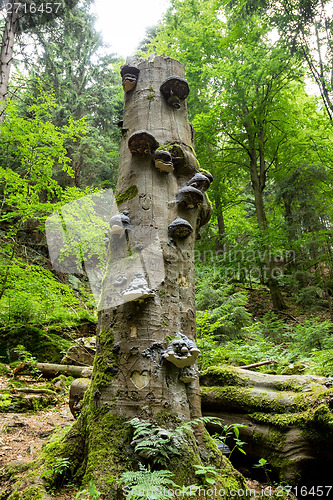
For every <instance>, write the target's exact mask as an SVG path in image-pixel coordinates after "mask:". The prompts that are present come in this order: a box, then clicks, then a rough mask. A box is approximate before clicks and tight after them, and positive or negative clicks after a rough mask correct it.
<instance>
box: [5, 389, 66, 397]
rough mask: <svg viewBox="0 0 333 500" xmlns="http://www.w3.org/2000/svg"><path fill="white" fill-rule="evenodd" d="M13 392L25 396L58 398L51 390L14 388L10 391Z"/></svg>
mask: <svg viewBox="0 0 333 500" xmlns="http://www.w3.org/2000/svg"><path fill="white" fill-rule="evenodd" d="M10 391H11V392H13V393H14V394H15V393H20V392H21V393H24V394H47V395H48V396H54V397H57V393H56V392H55V391H52V390H51V389H36V388H32V387H12V388H11V389H10Z"/></svg>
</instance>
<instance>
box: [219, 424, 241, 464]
mask: <svg viewBox="0 0 333 500" xmlns="http://www.w3.org/2000/svg"><path fill="white" fill-rule="evenodd" d="M241 427H246V425H243V424H230V425H223V427H222V429H223V430H222V432H220V433H218V434H214V435H213V439H214V440H215V441H217V442H220V443H222V453H223V450H224V447H225V445H226V440H227V439H230V437H231V436H233V441H234V446H233V447H232V448H231V450H230V454H229V458H230V457H231V455H232V454H233V452H234V451H235V450H238V451H239V452H240V453H243V455H246V451H245V450H243V446H244V444H246V443H245V442H244V441H242V440H241V439H239V429H240V428H241Z"/></svg>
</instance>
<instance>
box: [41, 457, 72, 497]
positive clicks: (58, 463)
mask: <svg viewBox="0 0 333 500" xmlns="http://www.w3.org/2000/svg"><path fill="white" fill-rule="evenodd" d="M50 465H51V467H50V469H48V470H47V471H45V472H44V473H43V474H42V477H43V478H44V479H45V481H46V483H47V485H48V487H49V489H53V488H60V487H61V486H62V485H63V484H64V482H65V480H66V479H68V475H69V473H70V468H71V463H70V460H69V459H68V458H65V457H56V458H55V459H54V461H53V463H52V464H50Z"/></svg>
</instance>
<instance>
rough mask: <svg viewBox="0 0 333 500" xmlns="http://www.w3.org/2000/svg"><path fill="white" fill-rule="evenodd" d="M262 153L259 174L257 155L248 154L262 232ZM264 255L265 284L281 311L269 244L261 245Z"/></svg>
mask: <svg viewBox="0 0 333 500" xmlns="http://www.w3.org/2000/svg"><path fill="white" fill-rule="evenodd" d="M262 155H263V153H262V154H261V156H260V175H258V171H257V157H256V154H255V152H253V154H252V155H251V156H250V158H251V161H250V173H251V183H252V189H253V194H254V201H255V207H256V216H257V221H258V226H259V229H260V230H261V231H262V233H263V235H265V234H264V233H265V232H267V231H268V221H267V217H266V213H265V206H264V199H263V190H264V187H265V182H266V174H265V170H264V159H263V158H262ZM263 249H264V255H265V266H266V270H265V275H264V278H265V279H266V280H267V286H268V288H269V291H270V294H271V299H272V304H273V308H274V309H276V310H277V311H282V310H283V309H286V305H285V303H284V300H283V297H282V294H281V290H280V287H279V283H278V281H277V279H276V276H275V264H274V259H273V258H272V257H273V256H272V252H271V250H270V247H269V245H267V244H266V243H264V245H263Z"/></svg>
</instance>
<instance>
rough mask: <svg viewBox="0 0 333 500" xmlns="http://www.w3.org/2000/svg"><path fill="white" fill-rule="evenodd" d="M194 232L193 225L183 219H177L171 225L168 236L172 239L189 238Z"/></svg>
mask: <svg viewBox="0 0 333 500" xmlns="http://www.w3.org/2000/svg"><path fill="white" fill-rule="evenodd" d="M192 231H193V227H192V226H191V224H190V223H189V222H188V221H187V220H185V219H182V218H181V217H177V219H175V220H174V221H172V222H171V224H169V227H168V234H169V236H170V237H171V238H181V239H183V238H187V236H189V235H190V234H191V233H192Z"/></svg>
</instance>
